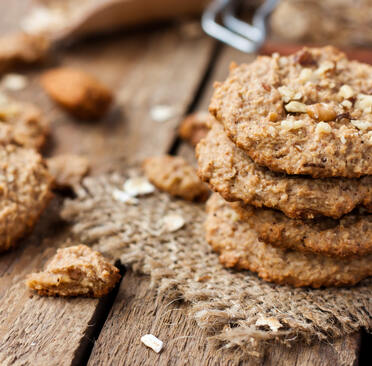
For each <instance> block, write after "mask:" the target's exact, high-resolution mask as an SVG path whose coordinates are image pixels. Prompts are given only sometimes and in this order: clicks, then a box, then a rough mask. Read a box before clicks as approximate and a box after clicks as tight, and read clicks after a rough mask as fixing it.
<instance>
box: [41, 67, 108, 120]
mask: <svg viewBox="0 0 372 366" xmlns="http://www.w3.org/2000/svg"><path fill="white" fill-rule="evenodd" d="M41 85H42V86H43V88H44V89H45V91H46V92H47V93H48V94H49V96H50V97H51V98H52V99H53V100H54V101H55V102H56V103H58V104H59V105H60V106H61V107H63V108H65V109H66V110H67V111H69V112H70V113H71V114H72V115H74V116H75V117H77V118H81V119H99V118H101V117H103V115H104V114H105V113H106V112H107V110H108V109H109V107H110V105H111V103H112V100H113V95H112V92H111V91H110V90H109V89H108V88H107V87H106V86H105V85H103V84H102V83H101V82H100V81H99V80H97V79H96V78H95V77H93V76H92V75H90V74H88V73H86V72H85V71H82V70H79V69H74V68H68V67H60V68H56V69H52V70H49V71H47V72H45V73H44V74H43V75H42V76H41Z"/></svg>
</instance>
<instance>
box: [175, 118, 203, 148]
mask: <svg viewBox="0 0 372 366" xmlns="http://www.w3.org/2000/svg"><path fill="white" fill-rule="evenodd" d="M208 130H209V128H208V112H203V111H199V112H195V113H192V114H190V115H188V116H187V117H186V118H185V119H184V120H183V121H182V123H181V126H180V128H179V135H180V137H181V138H182V139H183V140H185V141H188V142H189V143H190V144H191V145H192V146H196V144H197V143H198V142H199V141H200V140H201V139H202V138H204V137H205V136H206V135H207V133H208Z"/></svg>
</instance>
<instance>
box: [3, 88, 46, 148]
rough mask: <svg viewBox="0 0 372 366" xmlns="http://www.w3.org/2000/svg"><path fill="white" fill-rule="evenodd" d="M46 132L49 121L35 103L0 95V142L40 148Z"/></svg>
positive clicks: (43, 142)
mask: <svg viewBox="0 0 372 366" xmlns="http://www.w3.org/2000/svg"><path fill="white" fill-rule="evenodd" d="M48 134H49V121H48V120H46V118H45V117H44V116H43V114H42V112H41V110H40V109H39V108H38V107H37V106H36V105H34V104H32V103H27V102H20V101H16V100H14V99H11V98H8V97H7V96H5V95H3V94H1V95H0V144H2V145H6V144H9V143H14V144H17V145H21V146H24V147H28V148H33V149H36V150H40V148H41V147H42V146H43V145H44V144H45V141H46V138H47V135H48Z"/></svg>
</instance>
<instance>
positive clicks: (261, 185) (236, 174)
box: [196, 117, 372, 218]
mask: <svg viewBox="0 0 372 366" xmlns="http://www.w3.org/2000/svg"><path fill="white" fill-rule="evenodd" d="M211 118H212V117H211ZM196 154H197V158H198V166H199V169H198V174H199V177H200V178H201V179H202V180H203V181H205V182H207V183H208V184H209V186H210V187H211V188H212V189H213V190H214V191H216V192H218V193H220V194H221V195H222V196H223V198H225V199H226V200H228V201H237V200H241V201H243V202H244V203H247V204H251V205H254V206H257V207H262V206H266V207H271V208H275V209H279V210H281V211H282V212H284V213H285V214H286V215H287V216H288V217H291V218H300V217H303V218H314V217H316V216H321V215H324V216H330V217H333V218H339V217H341V216H342V215H344V214H346V213H348V212H350V211H352V210H353V209H354V207H355V206H357V205H359V204H365V205H370V204H372V176H366V177H363V178H360V179H347V178H324V179H312V178H307V177H300V176H293V177H291V176H285V175H283V174H280V173H274V172H272V171H270V170H269V169H267V168H265V167H262V166H259V165H257V164H255V163H254V162H253V161H252V160H251V159H250V158H249V156H248V155H247V154H246V153H245V151H243V150H241V149H239V148H238V147H237V146H235V145H234V144H233V143H232V142H231V140H229V138H228V137H227V136H226V134H225V132H224V130H223V127H222V125H221V124H219V123H216V122H214V123H213V121H212V128H211V130H210V132H209V133H208V135H207V137H206V138H205V139H204V140H202V141H201V142H200V143H199V145H198V146H197V149H196Z"/></svg>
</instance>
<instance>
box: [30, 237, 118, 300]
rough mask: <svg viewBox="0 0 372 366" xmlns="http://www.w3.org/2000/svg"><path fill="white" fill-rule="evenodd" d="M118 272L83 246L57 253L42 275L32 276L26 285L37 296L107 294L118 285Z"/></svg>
mask: <svg viewBox="0 0 372 366" xmlns="http://www.w3.org/2000/svg"><path fill="white" fill-rule="evenodd" d="M119 279H120V274H119V270H118V269H117V268H116V267H115V266H113V265H112V264H111V263H109V262H108V261H107V260H106V259H105V258H104V257H103V256H102V254H101V253H99V252H97V251H94V250H92V249H91V248H89V247H87V246H86V245H82V244H80V245H76V246H72V247H68V248H63V249H58V250H57V253H56V255H55V256H54V257H53V258H52V259H51V260H50V262H49V263H48V265H47V266H46V267H45V270H44V271H43V272H39V273H32V274H30V275H29V276H28V277H27V280H26V285H27V286H28V287H29V288H31V289H33V290H35V291H37V292H38V294H39V295H41V296H57V295H58V296H89V297H102V296H104V295H106V294H108V293H109V292H110V291H111V290H112V289H113V287H114V286H115V284H116V283H117V282H118V281H119Z"/></svg>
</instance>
